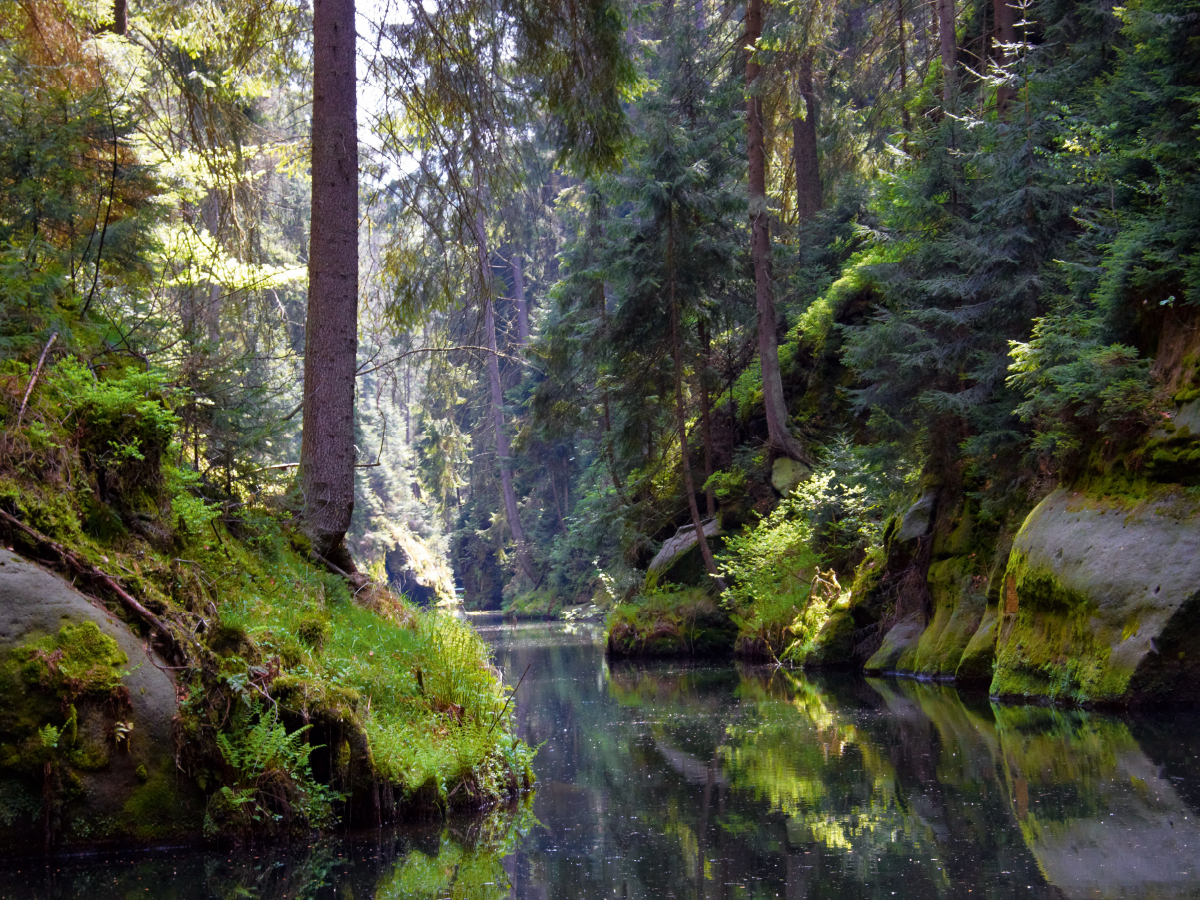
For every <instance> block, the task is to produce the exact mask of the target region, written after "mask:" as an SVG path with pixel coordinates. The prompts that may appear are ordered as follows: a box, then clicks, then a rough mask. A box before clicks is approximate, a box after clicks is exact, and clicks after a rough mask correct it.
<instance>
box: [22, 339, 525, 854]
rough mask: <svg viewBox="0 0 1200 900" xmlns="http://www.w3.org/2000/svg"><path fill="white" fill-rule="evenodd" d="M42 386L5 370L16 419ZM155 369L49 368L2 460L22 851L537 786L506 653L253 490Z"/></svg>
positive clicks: (431, 809)
mask: <svg viewBox="0 0 1200 900" xmlns="http://www.w3.org/2000/svg"><path fill="white" fill-rule="evenodd" d="M26 375H27V373H18V374H17V375H6V376H4V377H3V378H0V388H2V390H0V399H3V401H4V402H3V403H0V418H3V421H4V423H5V424H6V426H7V424H10V423H11V422H12V421H13V420H14V418H15V416H16V414H17V404H18V402H19V397H20V396H21V393H22V391H21V389H22V388H23V386H24V385H25V383H26V380H27V377H26ZM167 394H168V391H167V388H166V386H164V385H162V384H159V383H157V382H155V380H154V378H153V377H152V376H151V375H147V374H146V373H143V372H141V371H140V370H124V371H121V372H109V373H107V374H105V375H104V376H103V377H102V378H100V379H97V378H95V377H94V376H93V375H92V374H91V373H90V372H88V371H86V370H84V369H81V368H80V367H78V366H77V365H75V364H74V363H73V362H72V361H71V360H70V359H68V360H65V361H64V362H62V363H60V364H58V365H56V366H52V367H47V369H46V370H45V372H43V373H42V378H41V384H40V386H39V389H38V391H36V392H35V393H34V394H33V395H32V401H31V402H30V403H29V407H28V409H27V410H26V412H25V420H26V423H27V425H26V427H24V428H22V429H14V428H11V427H5V429H4V439H3V442H2V443H3V446H2V447H0V535H2V536H3V538H4V541H5V544H6V545H7V546H9V547H11V548H12V551H14V552H3V554H2V555H3V559H0V592H2V594H3V604H2V607H3V627H0V681H2V684H3V691H0V842H3V845H4V847H5V849H6V851H8V852H13V853H17V852H26V851H28V850H29V849H37V850H41V851H47V850H53V849H62V848H78V847H85V846H94V845H97V844H106V843H120V844H121V845H122V846H130V845H136V844H138V843H162V842H173V841H179V840H196V839H201V838H203V839H207V840H211V841H226V842H228V841H232V842H237V843H247V842H254V843H261V842H263V841H269V840H276V839H283V838H289V837H291V838H295V837H303V836H306V835H308V834H310V833H312V832H313V831H322V830H328V829H331V828H334V827H345V826H347V825H354V824H357V823H361V824H367V823H374V824H379V823H384V822H389V821H399V820H403V819H406V818H412V817H427V816H430V815H441V814H443V813H444V812H445V811H446V810H449V809H454V808H477V807H480V806H486V805H488V804H492V803H496V802H498V801H500V800H503V799H505V798H511V797H514V796H515V795H517V794H518V793H519V792H520V791H522V790H524V789H525V788H527V787H528V786H529V784H530V783H531V781H532V777H533V776H532V770H531V768H530V760H531V758H532V752H531V751H530V750H529V749H528V748H527V747H526V746H525V745H523V744H521V743H520V741H518V740H515V739H514V738H513V736H512V734H511V725H510V722H509V720H508V704H507V701H508V697H507V694H506V692H505V690H504V688H503V686H502V684H501V683H500V681H499V679H498V677H497V674H496V672H495V671H494V669H493V668H492V667H491V665H490V663H489V655H488V650H487V647H486V646H485V645H484V644H483V643H482V642H481V641H480V640H479V639H478V637H477V636H476V635H475V634H474V632H472V631H471V630H470V628H469V627H467V626H466V625H464V624H463V623H461V622H459V621H457V620H456V619H455V618H454V617H453V616H452V615H448V614H444V613H441V612H438V611H436V610H433V611H424V610H421V609H419V608H417V607H416V606H414V605H413V604H411V603H409V602H408V601H407V600H406V599H405V598H403V597H401V596H398V595H396V594H393V593H392V592H391V591H390V590H388V589H387V588H386V586H384V585H382V584H380V583H377V582H373V581H371V579H370V578H368V577H365V576H356V577H355V578H352V579H351V578H347V577H343V575H340V574H337V573H335V572H331V571H330V569H329V567H327V566H326V565H325V564H324V563H323V562H321V561H318V560H315V559H313V558H312V555H311V553H310V552H309V549H308V544H307V541H306V540H305V539H304V537H303V536H302V535H301V533H300V532H299V530H298V529H297V528H296V527H295V526H294V524H293V522H292V514H291V511H290V504H289V501H288V498H287V494H286V492H285V491H283V490H280V491H278V492H271V491H262V492H260V493H259V494H257V495H253V496H246V497H241V496H239V497H234V496H228V495H222V493H221V491H220V489H219V488H218V487H217V486H215V485H212V484H209V483H207V482H205V481H203V480H201V479H200V478H199V476H197V475H196V474H195V473H194V472H192V471H191V470H190V469H189V468H188V467H187V466H186V465H185V464H183V463H182V454H181V450H180V448H179V446H178V445H177V444H176V443H174V440H175V438H176V429H177V426H178V420H177V419H176V418H175V416H174V414H173V413H172V411H171V409H170V408H169V406H168V404H167V403H166V401H165V400H164V399H163V398H164V397H165V396H167Z"/></svg>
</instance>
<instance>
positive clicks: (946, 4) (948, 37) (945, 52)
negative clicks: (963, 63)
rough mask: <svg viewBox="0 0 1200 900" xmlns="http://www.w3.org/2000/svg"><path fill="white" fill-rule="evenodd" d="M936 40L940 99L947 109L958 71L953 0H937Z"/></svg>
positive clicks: (951, 100) (956, 82)
mask: <svg viewBox="0 0 1200 900" xmlns="http://www.w3.org/2000/svg"><path fill="white" fill-rule="evenodd" d="M937 16H938V41H939V44H940V45H941V50H942V101H943V103H944V104H945V106H946V108H947V109H950V108H952V106H953V104H954V93H955V90H956V89H957V87H958V73H957V72H955V70H954V67H955V64H956V62H957V59H958V45H957V40H958V36H957V34H956V32H955V27H954V0H937Z"/></svg>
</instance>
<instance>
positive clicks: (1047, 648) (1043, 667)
mask: <svg viewBox="0 0 1200 900" xmlns="http://www.w3.org/2000/svg"><path fill="white" fill-rule="evenodd" d="M1006 578H1007V579H1009V584H1010V585H1011V593H1012V594H1013V595H1015V599H1016V609H1015V610H1014V609H1012V608H1011V605H1012V604H1011V601H1010V602H1009V604H1008V606H1006V607H1005V608H1004V613H1003V618H1002V620H1001V623H1000V639H999V644H998V650H997V655H996V670H995V674H994V676H993V678H992V683H991V687H990V691H991V693H992V694H993V695H994V696H1001V697H1004V696H1024V697H1031V696H1037V697H1048V698H1050V699H1053V700H1059V699H1062V700H1071V701H1074V702H1080V703H1083V702H1114V701H1119V700H1121V699H1122V698H1123V696H1124V694H1125V690H1126V688H1127V686H1128V683H1129V679H1130V677H1131V676H1132V674H1133V672H1132V671H1125V670H1123V669H1122V668H1120V667H1115V666H1110V664H1109V662H1110V657H1111V655H1112V647H1111V642H1110V640H1108V635H1106V634H1105V633H1104V629H1103V627H1102V626H1101V625H1100V624H1099V623H1098V621H1097V620H1096V619H1095V617H1094V615H1093V613H1094V611H1095V606H1094V604H1093V603H1092V602H1091V601H1090V600H1089V599H1088V598H1087V597H1086V596H1084V595H1083V594H1081V593H1079V592H1078V591H1073V590H1071V589H1069V588H1067V587H1065V586H1063V585H1062V584H1061V583H1059V581H1058V580H1057V579H1056V578H1055V577H1054V575H1053V574H1051V573H1049V572H1046V571H1036V570H1035V571H1030V570H1029V568H1028V566H1027V565H1026V561H1025V558H1024V555H1023V554H1021V553H1020V552H1019V551H1017V550H1014V551H1013V553H1012V555H1011V557H1010V559H1009V565H1008V572H1007V575H1006Z"/></svg>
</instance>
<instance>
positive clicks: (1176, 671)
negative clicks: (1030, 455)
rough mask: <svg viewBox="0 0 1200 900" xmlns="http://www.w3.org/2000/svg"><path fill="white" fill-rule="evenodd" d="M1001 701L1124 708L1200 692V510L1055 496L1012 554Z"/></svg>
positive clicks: (1003, 607)
mask: <svg viewBox="0 0 1200 900" xmlns="http://www.w3.org/2000/svg"><path fill="white" fill-rule="evenodd" d="M999 615H1000V621H999V634H998V642H997V650H996V670H995V675H994V677H993V679H992V683H991V692H992V693H993V694H994V695H1001V696H1004V695H1017V696H1024V697H1047V698H1051V699H1066V700H1072V701H1076V702H1084V703H1108V704H1126V703H1131V702H1140V701H1156V700H1157V701H1165V700H1171V699H1176V698H1184V697H1187V698H1190V697H1192V696H1194V694H1195V689H1196V687H1197V686H1200V510H1197V507H1196V504H1195V502H1194V501H1190V500H1189V499H1188V498H1187V496H1186V495H1185V494H1183V493H1181V492H1178V491H1176V492H1172V491H1170V490H1161V491H1159V492H1158V493H1157V494H1156V495H1153V496H1151V497H1150V498H1148V499H1145V500H1141V501H1137V500H1123V499H1121V498H1119V497H1112V496H1103V497H1100V496H1097V494H1096V493H1092V494H1088V493H1084V492H1082V491H1070V490H1066V489H1061V490H1058V491H1055V492H1054V493H1052V494H1051V495H1050V496H1048V497H1047V498H1046V499H1045V500H1043V501H1042V502H1041V503H1040V504H1038V506H1037V508H1036V509H1034V510H1033V512H1032V513H1030V514H1029V516H1028V518H1027V519H1026V520H1025V523H1024V525H1022V527H1021V530H1020V532H1019V533H1018V534H1017V537H1016V539H1015V541H1014V544H1013V551H1012V554H1011V556H1010V558H1009V561H1008V567H1007V570H1006V573H1005V581H1004V586H1003V590H1002V592H1001V598H1000V605H999Z"/></svg>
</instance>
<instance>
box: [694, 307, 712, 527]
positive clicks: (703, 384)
mask: <svg viewBox="0 0 1200 900" xmlns="http://www.w3.org/2000/svg"><path fill="white" fill-rule="evenodd" d="M696 330H697V331H698V333H699V334H698V336H699V338H700V352H701V354H702V356H701V358H700V369H699V371H698V372H697V373H696V382H697V383H698V384H699V386H700V433H701V437H702V438H703V440H704V499H705V502H707V504H708V517H709V518H710V519H711V518H712V517H713V516H715V515H716V514H717V498H716V495H715V494H714V493H713V488H712V485H711V484H709V481H710V480H711V479H712V476H713V438H712V414H711V412H710V410H709V402H708V359H709V347H710V344H709V340H708V326H707V325H706V324H705V323H704V320H703V319H700V320H699V321H698V322H697V323H696Z"/></svg>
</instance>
